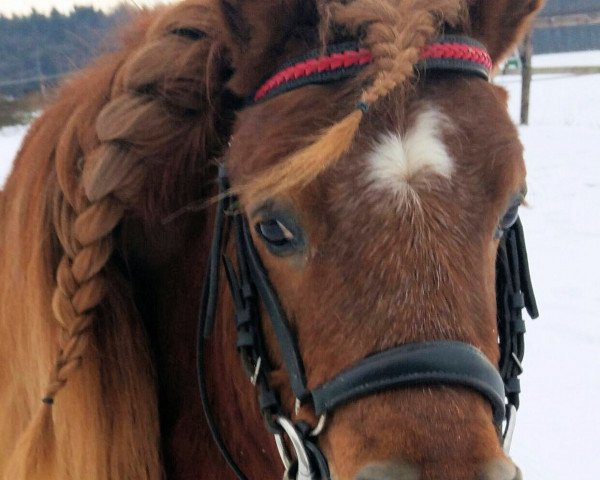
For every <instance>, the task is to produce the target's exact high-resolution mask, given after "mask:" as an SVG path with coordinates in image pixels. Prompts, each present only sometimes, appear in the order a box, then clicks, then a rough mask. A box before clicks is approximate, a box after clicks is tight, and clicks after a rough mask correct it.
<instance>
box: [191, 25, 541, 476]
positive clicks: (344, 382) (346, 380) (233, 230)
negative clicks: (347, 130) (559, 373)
mask: <svg viewBox="0 0 600 480" xmlns="http://www.w3.org/2000/svg"><path fill="white" fill-rule="evenodd" d="M447 38H450V40H449V41H458V40H460V41H461V42H465V41H468V43H467V44H474V43H476V42H474V41H473V40H471V39H465V38H463V37H447ZM457 39H458V40H457ZM438 42H439V40H438ZM434 60H435V61H432V62H431V63H430V64H428V63H427V61H425V62H424V67H425V68H427V67H428V66H429V67H430V69H432V70H439V69H441V70H444V71H446V70H453V71H458V72H462V73H464V74H476V75H479V76H482V68H481V65H474V66H473V68H469V62H467V63H465V60H464V59H459V60H457V62H459V63H457V64H454V63H452V62H451V59H444V61H443V62H441V63H440V62H439V61H438V60H439V59H434ZM353 74H355V72H353ZM486 78H487V75H486ZM337 79H339V77H338V78H337ZM313 83H322V82H313ZM278 88H279V89H280V90H281V87H280V86H279V87H278ZM294 88H297V86H296V87H294ZM218 184H219V202H218V205H217V212H216V218H215V225H214V233H213V239H212V246H211V250H210V256H209V262H208V269H207V275H206V279H205V283H204V290H203V298H202V310H201V312H200V320H199V327H198V344H197V350H198V355H197V359H198V381H199V387H200V396H201V400H202V404H203V407H204V411H205V415H206V419H207V422H208V425H209V428H210V430H211V433H212V435H213V438H214V440H215V442H216V444H217V445H218V447H219V449H220V450H221V453H222V454H223V456H224V458H225V459H226V461H227V463H228V464H229V466H230V467H231V469H232V470H233V471H234V472H235V474H236V475H237V477H238V478H239V479H240V480H246V476H245V475H244V473H243V472H242V471H241V469H240V468H239V466H238V465H237V463H236V462H235V461H234V459H233V458H232V456H231V454H230V453H229V451H228V449H227V448H226V446H225V444H224V442H223V439H222V437H221V434H220V432H219V429H218V428H217V426H216V423H215V420H214V417H213V415H212V411H211V406H210V403H209V400H208V393H207V385H206V380H205V367H204V363H205V362H204V344H205V339H206V338H208V337H209V336H210V335H211V332H212V330H213V327H214V320H215V314H216V308H217V300H218V296H219V293H218V286H219V274H220V269H221V267H220V266H221V264H222V265H223V266H224V269H225V274H226V277H227V282H228V284H229V288H230V291H231V295H232V298H233V302H234V305H235V324H236V329H237V342H236V347H237V349H238V351H239V353H240V356H241V359H242V365H243V366H244V369H245V370H246V372H247V374H248V376H249V378H250V380H251V382H252V384H253V385H255V387H256V390H257V395H258V403H259V406H260V410H261V413H262V416H263V417H264V420H265V425H266V428H267V429H268V430H269V431H270V432H271V433H273V434H274V435H275V440H276V442H277V447H278V449H279V452H280V455H281V457H282V461H283V463H284V466H285V471H286V473H285V475H284V478H289V479H296V480H317V479H324V480H328V479H329V478H330V475H329V468H328V464H327V461H326V458H325V456H324V455H323V453H322V452H321V450H320V449H319V447H318V435H319V433H320V432H321V430H322V429H323V428H324V425H325V421H326V415H327V413H328V412H331V411H333V410H335V409H336V408H337V407H339V406H340V405H343V404H345V403H347V402H350V401H353V400H355V399H357V398H359V397H362V396H365V395H371V394H373V393H377V392H381V391H384V390H389V389H396V388H402V387H408V386H419V385H431V384H435V385H440V384H442V385H459V386H463V387H468V388H470V389H473V390H475V391H477V392H479V393H480V394H481V395H483V396H484V397H485V398H486V399H487V400H488V401H489V402H490V404H491V406H492V412H493V421H494V423H495V425H496V428H497V431H498V433H499V435H500V436H501V437H502V442H503V444H504V447H505V449H508V448H509V446H510V440H511V436H512V430H513V428H514V421H515V413H516V410H517V408H518V407H519V393H520V386H519V379H518V376H519V375H520V374H521V373H522V366H521V361H522V359H523V353H524V342H523V335H524V333H525V323H524V321H523V319H522V315H521V311H522V309H523V308H526V309H527V311H528V313H529V315H530V316H531V317H532V318H535V317H537V315H538V313H537V307H536V303H535V297H534V294H533V290H532V286H531V280H530V276H529V268H528V263H527V254H526V250H525V242H524V237H523V229H522V226H521V223H520V221H519V220H517V222H516V223H515V224H514V225H513V226H512V227H511V228H510V229H509V230H507V231H506V233H505V234H504V237H503V238H502V240H501V243H500V246H499V249H498V255H497V261H496V289H497V308H498V314H497V320H498V323H497V325H498V341H499V346H500V354H501V355H500V362H499V365H498V366H496V365H493V364H492V363H491V362H490V361H489V360H488V359H487V357H486V356H485V355H483V353H482V352H481V351H479V350H478V349H477V348H475V347H474V346H472V345H469V344H466V343H463V342H457V341H440V340H438V341H428V342H420V343H414V344H406V345H401V346H397V347H394V348H391V349H388V350H385V351H382V352H379V353H375V354H373V355H371V356H369V357H367V358H364V359H363V360H361V361H359V362H357V363H356V364H354V365H352V366H351V367H349V368H347V369H345V370H343V371H342V372H340V373H338V374H337V375H336V376H335V377H334V378H332V379H331V380H329V381H327V382H325V383H323V384H321V385H318V386H317V387H316V388H313V389H312V390H311V389H309V388H308V387H307V384H306V378H305V374H304V365H303V360H302V356H301V355H300V354H299V349H298V345H297V339H296V337H295V335H294V333H293V332H292V330H291V329H290V326H289V323H288V321H287V318H286V315H285V312H284V310H283V308H282V307H281V304H280V302H279V298H278V296H277V292H276V290H275V289H274V288H273V286H272V284H271V282H270V281H269V278H268V274H267V272H266V270H265V269H264V267H263V264H262V261H261V259H260V256H259V255H258V253H257V251H256V249H255V246H254V243H253V241H252V237H251V234H250V230H249V225H248V222H247V220H246V218H245V217H244V215H243V214H242V213H241V212H240V211H239V209H238V208H237V199H236V198H235V197H232V196H228V190H229V185H228V180H227V176H226V172H225V168H224V167H223V166H221V167H220V168H219V176H218ZM226 233H229V234H232V235H233V236H234V239H235V252H236V263H237V269H236V268H235V267H234V264H233V262H232V261H231V260H230V259H229V258H228V257H227V256H225V255H224V253H223V244H224V240H225V235H226ZM260 305H262V306H263V307H264V310H265V311H266V312H267V314H268V318H269V320H270V322H271V327H272V329H273V332H274V336H275V338H276V340H277V344H278V346H279V352H280V355H281V358H282V361H283V365H284V367H285V369H286V370H287V374H288V378H289V382H290V386H291V389H292V391H293V393H294V396H295V398H296V410H297V409H298V408H299V406H300V405H301V404H312V406H313V408H314V411H315V413H316V415H317V416H319V418H320V420H319V423H318V425H317V426H316V427H314V428H313V427H311V426H309V425H307V424H306V423H304V422H296V423H294V422H292V421H291V420H290V414H289V412H286V411H285V409H284V408H283V406H282V404H281V402H280V400H279V398H278V395H277V393H276V392H275V391H274V390H273V389H272V388H271V386H270V384H269V376H270V372H271V370H272V367H271V364H270V362H269V356H268V354H267V351H266V347H265V340H264V338H263V333H262V329H261V319H260V314H259V311H260V308H259V307H260ZM503 423H505V427H504V428H503ZM284 436H286V437H287V439H288V440H289V444H291V446H292V448H293V450H294V455H293V456H292V455H289V453H288V451H287V446H286V443H285V441H284V439H283V438H284Z"/></svg>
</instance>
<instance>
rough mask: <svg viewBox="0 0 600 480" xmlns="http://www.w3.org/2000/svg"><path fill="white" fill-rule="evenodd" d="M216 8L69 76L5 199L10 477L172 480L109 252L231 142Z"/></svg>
mask: <svg viewBox="0 0 600 480" xmlns="http://www.w3.org/2000/svg"><path fill="white" fill-rule="evenodd" d="M210 3H211V2H195V3H187V4H183V5H180V6H176V7H173V8H168V9H167V8H165V9H159V10H156V11H154V12H146V13H143V14H142V15H141V16H140V18H139V19H138V20H136V22H135V24H134V25H133V26H131V27H129V28H128V31H127V33H126V36H125V39H124V42H123V43H124V45H123V47H122V48H121V49H120V50H119V51H118V52H116V53H112V54H108V55H106V56H104V57H102V58H100V59H99V60H98V61H97V62H96V63H95V64H94V65H93V66H91V67H89V68H88V69H86V70H85V71H83V72H82V73H79V74H77V75H76V76H74V77H73V78H71V79H70V80H69V81H68V82H67V83H66V84H65V85H64V86H63V87H62V88H61V90H60V91H59V92H58V96H57V99H56V101H55V102H54V103H53V105H52V106H51V107H50V108H48V109H47V111H46V112H45V113H44V114H43V115H42V117H41V118H39V119H38V120H37V121H36V122H35V124H34V126H33V127H32V128H31V131H30V133H29V134H28V136H27V138H26V140H25V142H24V145H23V147H22V149H21V151H20V153H19V155H18V158H17V159H16V162H15V167H14V171H13V173H12V175H11V177H10V178H9V180H8V182H7V185H6V188H5V190H4V191H3V192H2V193H1V197H0V199H1V204H0V208H1V210H0V212H1V213H0V218H1V219H2V230H1V235H0V245H1V246H0V262H1V263H0V266H1V271H2V275H3V279H4V281H3V282H2V285H1V286H0V332H1V336H2V342H0V359H1V362H0V382H1V384H2V389H0V409H1V410H2V411H3V412H4V413H3V414H2V415H0V431H1V432H2V435H0V449H1V451H2V452H3V453H2V455H0V472H2V473H3V475H4V476H3V477H2V478H7V479H8V478H10V479H21V478H45V479H47V478H95V479H102V478H104V479H109V478H111V479H117V478H122V479H125V478H135V479H142V478H148V479H158V478H161V477H162V476H163V472H162V467H161V459H160V458H159V441H160V439H159V426H158V414H157V409H158V407H157V400H156V393H155V386H154V378H153V371H152V363H151V360H150V354H149V352H148V347H147V342H146V338H145V333H144V329H143V327H142V323H141V321H140V319H139V315H138V314H137V312H136V308H135V306H134V305H133V301H132V295H131V291H130V285H129V282H128V280H127V270H126V268H125V267H123V265H119V264H118V263H115V262H114V261H113V260H111V259H112V258H115V251H116V250H119V249H121V248H123V246H122V245H120V243H119V242H120V240H119V235H118V232H115V227H116V226H117V224H119V222H120V221H121V220H122V218H123V217H124V215H125V212H126V211H129V212H131V211H134V212H135V215H137V216H139V217H141V218H143V219H144V221H146V222H148V223H150V224H151V223H152V222H155V223H156V222H160V221H161V219H162V218H163V217H164V216H166V214H167V213H169V212H168V209H170V208H172V207H173V205H178V204H180V205H183V204H185V203H186V202H189V201H191V200H192V199H194V198H197V196H198V185H204V184H206V183H207V182H208V178H209V174H210V173H211V169H210V164H211V163H210V161H209V160H210V159H212V157H213V156H216V155H218V153H219V151H220V148H221V144H222V138H226V137H227V128H228V127H227V118H224V115H221V116H220V117H219V118H218V119H217V113H218V112H217V110H218V109H219V105H214V104H209V102H208V96H209V95H211V96H212V97H214V98H217V97H218V95H216V94H215V92H214V91H211V89H213V88H219V85H220V83H219V82H217V77H218V75H219V74H220V72H219V71H218V65H215V64H214V63H213V56H214V50H213V49H214V48H215V43H214V36H213V35H214V34H215V32H217V31H218V28H219V26H218V21H217V20H216V17H215V16H214V15H212V14H211V9H210V8H209V7H210ZM200 32H202V33H200ZM211 37H212V38H211ZM213 68H214V70H213ZM221 83H222V82H221ZM182 178H185V179H188V180H190V179H191V180H195V181H191V182H184V183H185V185H187V186H188V189H187V190H186V189H185V188H183V187H185V185H183V186H181V185H180V184H181V183H182V182H181V179H182ZM175 184H178V187H177V188H174V185H175ZM5 199H10V200H7V201H5ZM130 214H131V213H130ZM57 272H58V273H57ZM55 278H56V280H55ZM57 283H58V285H57ZM96 319H99V321H96ZM57 320H58V322H57ZM57 340H58V342H57ZM57 345H60V351H59V352H58V358H57ZM84 350H85V351H86V353H85V355H83V356H82V352H83V351H84ZM32 352H35V353H34V354H33V355H32ZM82 358H83V360H82ZM81 362H83V363H85V368H78V367H79V366H80V365H79V364H80V363H81ZM67 381H68V382H69V384H70V386H69V388H66V389H64V390H63V391H62V392H61V396H60V402H57V403H56V405H54V406H52V408H50V404H51V403H52V401H53V398H54V395H55V394H56V393H57V392H58V391H59V390H61V389H62V387H63V386H64V384H65V383H66V382H67ZM40 394H42V396H43V397H44V398H45V402H46V403H45V404H42V402H40V400H41V399H42V396H40ZM6 412H11V413H10V414H6ZM67 439H68V440H67ZM140 439H146V441H140ZM76 446H80V447H76Z"/></svg>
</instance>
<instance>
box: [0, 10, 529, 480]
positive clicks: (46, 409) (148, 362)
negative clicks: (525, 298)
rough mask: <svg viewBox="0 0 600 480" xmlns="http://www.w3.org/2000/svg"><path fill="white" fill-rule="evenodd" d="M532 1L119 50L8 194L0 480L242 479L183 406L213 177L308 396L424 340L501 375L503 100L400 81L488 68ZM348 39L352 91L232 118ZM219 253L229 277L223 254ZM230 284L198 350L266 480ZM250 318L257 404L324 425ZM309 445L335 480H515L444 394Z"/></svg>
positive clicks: (257, 18)
mask: <svg viewBox="0 0 600 480" xmlns="http://www.w3.org/2000/svg"><path fill="white" fill-rule="evenodd" d="M540 4H541V0H494V1H492V0H429V1H424V0H353V1H342V0H339V1H337V0H277V1H273V0H187V1H184V2H182V3H179V4H177V5H174V6H168V7H162V8H159V9H156V10H155V11H150V12H143V13H141V14H140V18H139V19H138V20H137V21H135V22H132V25H131V26H130V27H128V30H127V32H126V34H125V35H124V38H123V41H122V47H121V48H120V49H118V50H117V51H115V52H114V53H111V54H108V55H106V56H104V57H102V58H101V59H99V60H98V61H97V62H96V63H95V64H94V65H92V66H90V67H89V68H87V69H85V70H83V71H82V72H80V73H78V74H76V75H74V76H73V77H72V78H70V79H69V80H67V81H66V82H65V83H64V85H63V86H62V87H61V88H60V90H59V92H58V95H57V98H56V99H55V101H54V102H53V103H52V105H51V106H49V107H48V108H47V109H46V111H45V112H44V113H43V115H42V116H41V117H40V118H39V119H38V120H37V121H36V122H35V123H34V124H33V126H32V128H31V130H30V132H29V134H28V135H27V137H26V139H25V142H24V144H23V146H22V148H21V151H20V152H19V155H18V157H17V159H16V162H15V166H14V170H13V172H12V174H11V176H10V178H9V179H8V182H7V184H6V187H5V189H4V191H2V192H1V194H0V222H1V223H0V232H1V233H0V238H1V240H0V275H1V277H0V278H1V284H0V338H1V339H2V340H1V341H0V385H1V387H0V432H1V434H0V452H1V453H0V474H2V475H3V476H2V478H3V479H6V480H21V479H61V480H62V479H78V480H79V479H90V480H92V479H93V480H108V479H111V480H132V479H136V480H137V479H153V480H154V479H160V478H169V479H195V478H205V479H229V478H235V477H234V475H233V473H232V472H231V471H230V470H229V468H228V466H227V465H226V463H225V462H224V461H223V460H222V459H221V457H220V455H219V453H218V450H217V448H216V446H215V444H214V442H213V441H212V439H211V435H210V432H209V429H208V425H207V422H206V420H205V418H204V414H203V409H202V405H201V402H200V396H199V394H198V390H197V384H196V362H195V358H196V339H195V336H196V328H197V325H196V322H197V316H198V310H199V307H200V302H201V294H200V292H201V290H202V285H203V280H204V277H205V275H206V270H207V268H208V263H207V259H206V258H207V254H208V251H209V250H210V245H211V241H212V230H213V223H214V218H215V214H214V210H215V209H214V208H213V205H214V201H215V199H216V197H218V195H217V190H216V186H215V178H216V173H217V167H216V166H217V164H219V163H223V164H224V165H225V167H226V171H227V174H228V177H229V181H230V183H231V189H230V190H229V191H228V192H227V195H235V198H237V201H236V202H235V203H231V204H230V205H229V210H228V212H227V213H228V214H235V213H236V212H237V213H241V214H243V215H244V218H245V219H246V221H247V222H248V224H249V225H250V226H251V228H250V229H249V232H250V235H251V237H252V242H253V244H254V246H255V248H256V250H257V252H258V255H259V257H260V258H261V259H262V262H263V264H264V268H265V269H266V271H267V272H268V276H269V279H270V282H271V283H272V285H273V286H274V287H275V290H276V293H277V295H278V299H279V301H280V303H281V306H282V308H283V310H284V311H285V313H286V316H287V320H288V322H289V325H288V326H289V329H290V331H291V332H292V334H293V336H294V337H295V339H296V341H297V346H298V350H299V355H300V356H301V358H302V361H303V363H304V369H305V375H306V381H307V384H308V386H309V387H310V388H314V387H315V386H317V385H320V384H322V383H323V382H326V381H328V380H330V379H331V378H333V377H334V376H335V375H337V374H338V373H339V372H340V371H342V370H344V369H345V368H347V367H349V366H351V365H353V364H355V363H356V362H358V361H360V360H362V359H365V358H366V357H368V356H369V355H373V354H376V353H377V352H382V351H385V350H388V349H390V348H394V347H398V346H401V345H405V344H410V343H414V342H422V341H432V340H435V341H437V340H450V341H460V342H464V343H466V344H470V345H472V346H473V347H476V348H477V349H479V350H480V351H481V352H483V354H484V355H485V357H486V358H487V359H488V360H489V362H491V363H492V364H494V365H497V363H498V359H499V351H498V342H497V335H498V333H497V331H496V295H495V287H494V286H495V274H496V273H495V258H496V250H497V248H498V237H499V236H500V235H498V231H499V229H502V228H503V225H502V219H504V218H506V216H507V215H508V216H509V217H510V215H511V214H512V215H514V212H515V210H516V206H517V204H518V202H519V201H520V199H521V198H522V196H523V192H524V188H525V168H524V164H523V159H522V147H521V145H520V143H519V141H518V138H517V132H516V129H515V128H514V126H513V125H512V123H511V121H510V120H509V118H508V116H507V113H506V93H505V92H504V91H503V90H502V89H501V88H498V87H496V86H494V85H493V84H491V83H489V82H486V81H485V80H483V79H481V78H480V77H479V76H477V75H468V74H461V73H451V72H442V73H440V74H436V75H433V74H432V75H429V74H427V73H426V72H425V73H423V72H422V71H421V70H419V69H418V68H415V66H416V64H417V63H418V61H419V58H420V55H421V52H422V51H423V48H424V47H425V46H426V45H428V44H430V43H431V42H433V41H434V40H435V39H436V38H437V37H438V36H439V35H441V34H455V35H461V36H463V37H469V38H470V39H473V40H476V41H478V42H480V43H481V44H483V45H484V46H485V48H486V49H487V52H489V56H490V58H491V62H492V63H493V65H494V66H497V65H498V63H499V62H500V61H501V60H502V59H503V57H504V56H505V55H506V54H507V52H510V51H511V49H512V48H514V45H515V44H516V42H517V41H518V40H519V38H520V36H521V35H522V33H523V32H524V31H525V30H526V29H527V28H528V26H529V23H530V21H531V18H532V15H533V14H534V12H535V11H536V10H537V9H538V8H539V7H540ZM344 42H358V44H359V45H360V46H361V48H364V49H365V50H366V51H368V55H369V58H368V60H365V62H364V65H361V68H360V69H357V70H356V72H355V73H354V74H353V75H351V76H346V77H344V78H339V79H337V81H330V82H327V83H316V84H308V85H304V86H298V88H293V89H290V90H289V91H286V92H285V93H281V94H279V95H274V96H272V97H270V98H264V99H261V100H260V101H250V102H248V101H247V100H246V99H247V98H248V97H250V96H252V95H253V94H254V93H255V92H256V91H257V90H258V89H259V88H260V87H261V86H262V85H264V84H265V81H266V80H268V79H269V78H271V77H272V76H273V75H274V74H276V72H278V71H280V69H281V65H282V64H284V65H285V64H286V62H289V61H290V59H292V58H296V57H299V56H300V57H301V56H302V55H305V54H306V53H307V52H309V51H312V50H315V49H317V50H319V49H320V51H321V52H325V51H326V48H325V47H326V46H331V45H338V44H340V43H344ZM357 106H358V108H357ZM219 198H220V197H219ZM515 198H516V199H517V201H516V203H515ZM499 222H500V225H499ZM226 233H227V232H226ZM223 243H224V245H223V249H224V251H227V252H228V253H229V256H231V257H233V258H235V245H234V241H233V238H232V234H231V232H230V233H229V234H228V235H226V236H225V238H224V239H223ZM233 263H234V264H237V263H238V262H233ZM233 268H234V269H235V265H233ZM224 282H225V276H224V275H221V282H220V283H221V289H220V292H221V294H220V295H219V297H218V308H217V310H216V311H217V314H216V318H215V325H214V327H213V332H212V335H211V337H210V338H209V339H208V340H207V342H206V345H205V353H204V357H205V360H206V362H205V363H206V365H205V370H206V375H204V376H203V380H204V381H205V383H206V386H207V391H208V401H209V403H210V405H211V415H213V416H214V421H215V424H216V426H217V428H218V430H219V432H220V435H221V436H222V441H223V442H224V443H225V444H226V445H227V449H228V450H229V452H230V454H231V456H232V457H233V458H234V459H235V462H236V463H237V464H238V465H239V466H240V468H241V469H242V470H243V472H244V474H245V475H246V476H247V477H248V478H250V479H267V478H269V479H270V478H279V477H280V476H281V474H282V472H283V467H282V465H281V462H280V461H279V459H278V456H277V449H276V448H275V444H274V443H273V440H272V436H271V435H270V434H269V433H268V432H267V430H265V428H264V425H263V420H262V418H261V416H260V414H259V410H258V407H257V405H256V399H255V398H256V396H255V392H254V389H253V387H252V385H251V384H250V382H248V381H247V379H246V374H245V372H244V370H243V369H242V368H240V366H239V360H238V358H237V356H238V354H237V352H236V347H235V342H236V340H235V336H236V331H235V330H236V328H235V323H234V322H232V321H231V318H232V316H233V313H234V307H233V303H232V298H231V295H229V293H228V292H227V289H226V288H225V283H224ZM261 317H262V319H263V329H264V338H265V343H266V345H265V347H264V348H265V349H266V350H267V351H268V354H269V357H270V358H269V364H270V371H269V374H268V377H269V378H268V381H269V385H270V386H271V387H272V388H273V389H274V390H275V391H276V392H277V395H278V397H279V398H280V402H281V408H282V409H283V410H284V411H285V412H287V413H288V414H289V415H290V416H292V417H294V419H295V421H299V420H304V421H305V422H306V423H307V424H308V425H310V426H311V427H313V426H315V424H316V421H317V418H316V417H315V412H314V410H313V407H312V406H311V404H310V402H307V403H302V405H301V406H300V408H299V409H297V412H296V413H294V410H295V406H294V395H293V393H292V390H291V389H290V382H289V378H288V375H287V374H286V373H285V370H284V368H283V363H284V362H283V359H282V358H281V354H280V349H279V348H278V346H277V342H276V340H275V332H274V331H273V328H272V326H271V325H270V323H269V322H268V321H265V317H266V314H265V312H261ZM318 446H319V448H320V450H321V451H322V452H323V454H324V457H325V458H326V460H327V463H328V465H329V469H330V470H331V477H332V478H335V479H339V480H350V479H363V480H366V479H371V480H383V479H390V480H391V479H404V480H408V479H444V480H452V479H461V480H467V479H489V480H512V479H515V478H520V473H519V472H518V469H517V468H516V467H515V466H514V464H513V463H512V462H511V461H510V460H509V459H508V457H506V455H505V454H504V452H503V449H502V445H501V441H500V439H499V436H498V431H497V427H496V426H495V425H494V422H493V421H492V408H491V406H490V403H489V402H488V401H487V400H486V398H484V396H482V395H481V394H480V393H479V392H477V391H476V390H474V389H470V388H466V387H462V386H457V385H445V386H444V385H426V386H414V387H410V388H401V389H391V390H387V391H385V392H378V393H376V394H371V395H366V396H363V397H360V398H354V399H352V400H351V401H349V402H347V403H345V404H344V405H341V406H339V407H338V408H336V409H335V410H334V411H333V412H332V413H331V414H330V415H328V417H327V419H326V422H325V425H324V429H323V431H322V432H321V434H320V435H319V439H318ZM288 447H289V448H291V447H292V445H289V444H288ZM290 476H292V477H293V476H294V475H293V473H290Z"/></svg>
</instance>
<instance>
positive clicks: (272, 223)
mask: <svg viewBox="0 0 600 480" xmlns="http://www.w3.org/2000/svg"><path fill="white" fill-rule="evenodd" d="M256 232H257V233H258V234H259V235H260V236H261V237H262V239H263V240H265V241H266V242H267V243H270V244H273V245H276V246H282V245H285V244H286V243H289V242H292V241H293V240H294V234H293V233H292V232H290V230H289V229H288V228H287V227H286V226H285V225H284V224H283V223H282V222H280V221H279V220H276V219H274V218H271V219H269V220H266V221H264V222H259V223H257V224H256Z"/></svg>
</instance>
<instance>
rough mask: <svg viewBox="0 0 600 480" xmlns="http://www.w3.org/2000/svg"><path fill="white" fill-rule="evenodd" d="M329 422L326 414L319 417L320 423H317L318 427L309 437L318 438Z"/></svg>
mask: <svg viewBox="0 0 600 480" xmlns="http://www.w3.org/2000/svg"><path fill="white" fill-rule="evenodd" d="M326 421H327V414H326V413H324V414H323V415H321V416H320V417H319V421H318V422H317V426H316V427H315V428H313V429H312V430H311V431H310V433H309V435H310V436H311V437H317V436H319V435H320V434H321V432H322V431H323V429H324V428H325V422H326Z"/></svg>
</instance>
